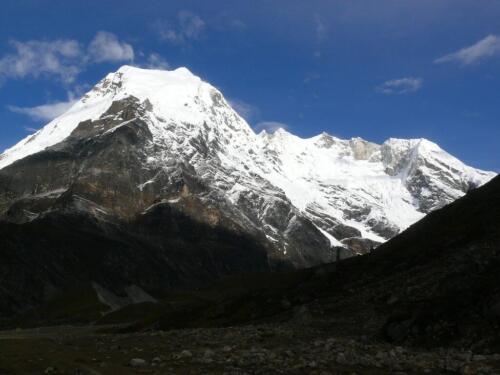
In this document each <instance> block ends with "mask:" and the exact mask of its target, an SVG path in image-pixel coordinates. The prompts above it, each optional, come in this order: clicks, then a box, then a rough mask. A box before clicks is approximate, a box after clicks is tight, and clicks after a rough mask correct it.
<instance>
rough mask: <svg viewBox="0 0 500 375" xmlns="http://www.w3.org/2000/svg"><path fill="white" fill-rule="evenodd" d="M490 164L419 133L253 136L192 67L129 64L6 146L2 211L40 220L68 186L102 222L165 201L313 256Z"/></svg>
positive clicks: (381, 229)
mask: <svg viewBox="0 0 500 375" xmlns="http://www.w3.org/2000/svg"><path fill="white" fill-rule="evenodd" d="M493 176H494V173H489V172H483V171H479V170H476V169H473V168H470V167H467V166H465V165H464V164H463V163H461V162H460V161H459V160H457V159H455V158H454V157H452V156H451V155H449V154H447V153H446V152H445V151H443V150H442V149H440V148H439V147H438V146H437V145H435V144H434V143H432V142H429V141H427V140H423V139H421V140H398V139H390V140H388V141H386V142H385V143H384V144H382V145H377V144H374V143H371V142H368V141H365V140H363V139H360V138H354V139H351V140H342V139H338V138H335V137H333V136H330V135H328V134H326V133H324V134H321V135H319V136H316V137H313V138H309V139H301V138H299V137H296V136H294V135H292V134H290V133H288V132H286V131H284V130H278V131H277V132H275V133H274V134H268V133H266V132H262V133H260V134H255V133H254V132H253V130H252V129H251V128H250V127H249V126H248V124H247V123H246V122H245V121H244V120H243V119H242V118H241V117H240V116H239V115H238V114H237V113H236V112H235V111H234V110H233V109H232V108H231V107H230V106H229V104H228V103H227V102H226V100H225V99H224V97H223V96H222V94H221V93H220V92H219V91H218V90H217V89H215V88H214V87H212V86H211V85H209V84H208V83H205V82H203V81H202V80H201V79H200V78H198V77H196V76H194V75H193V74H192V73H190V72H189V71H188V70H187V69H185V68H179V69H177V70H174V71H157V70H145V69H138V68H134V67H130V66H124V67H122V68H120V69H119V70H118V71H117V72H115V73H111V74H109V75H108V76H106V77H105V78H104V79H103V80H102V81H101V82H99V83H98V84H97V85H96V86H95V87H94V88H93V89H92V90H91V91H90V92H89V93H87V94H86V95H85V96H84V97H83V98H82V99H81V100H80V101H79V102H77V103H76V104H75V105H74V106H73V107H72V108H71V109H70V110H69V111H68V112H67V113H65V114H64V115H62V116H60V117H59V118H57V119H55V120H54V121H52V122H51V123H49V124H48V125H47V126H45V127H44V128H43V129H41V130H40V131H38V132H37V133H35V134H33V135H32V136H30V137H28V138H26V139H25V140H23V141H21V142H20V143H19V144H17V145H15V146H14V147H12V148H11V149H9V150H7V151H5V153H4V154H2V155H1V156H0V212H1V213H0V215H2V217H3V218H4V219H6V220H8V221H11V222H15V223H27V222H31V221H33V220H40V219H42V218H43V217H44V216H45V215H47V214H48V213H50V212H53V211H60V210H62V208H61V207H60V205H59V203H58V202H60V200H61V197H63V196H64V197H66V196H68V195H70V196H72V197H73V198H74V199H73V201H74V202H78V203H74V204H73V206H72V210H79V211H83V212H86V213H90V214H91V215H92V216H93V217H95V218H97V219H98V220H108V219H105V218H109V217H113V218H115V219H119V220H123V221H131V220H135V219H136V218H137V217H140V216H141V215H143V214H144V213H145V212H148V210H150V209H151V208H152V207H155V206H156V205H158V204H160V205H167V206H170V207H172V208H175V209H176V210H179V211H180V212H182V213H184V214H186V215H187V216H189V217H191V218H193V219H194V220H197V221H199V222H200V223H204V224H207V225H210V226H212V227H222V228H225V229H227V230H230V231H239V232H241V233H245V234H248V235H250V236H252V237H254V238H256V239H258V241H259V242H261V243H262V244H263V246H265V247H266V248H267V249H268V255H269V258H270V262H271V263H275V264H288V265H291V266H294V267H308V266H312V265H315V264H319V263H324V262H329V261H333V260H335V259H336V258H337V256H341V257H344V256H352V255H354V254H355V253H364V252H367V251H368V250H369V249H370V248H371V247H374V246H376V245H377V244H379V243H381V242H384V241H386V240H387V239H389V238H391V237H393V236H394V235H395V234H397V233H399V232H400V231H401V230H402V229H404V228H406V227H408V226H409V225H410V224H412V223H414V222H415V221H417V220H419V219H420V218H422V217H423V216H424V215H425V214H426V213H428V212H430V211H432V210H434V209H436V208H440V207H442V206H444V205H446V204H448V203H450V202H451V201H453V200H455V199H456V198H458V197H460V196H462V195H463V194H464V193H465V192H467V191H468V190H470V189H471V188H474V187H477V186H479V185H481V184H483V183H485V182H486V181H488V180H489V179H491V178H492V177H493ZM65 209H66V208H65ZM61 212H62V211H61ZM332 246H333V247H337V248H332Z"/></svg>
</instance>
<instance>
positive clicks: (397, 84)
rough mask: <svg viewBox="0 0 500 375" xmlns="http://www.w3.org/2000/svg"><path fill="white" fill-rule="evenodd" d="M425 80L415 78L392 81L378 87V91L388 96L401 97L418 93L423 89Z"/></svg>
mask: <svg viewBox="0 0 500 375" xmlns="http://www.w3.org/2000/svg"><path fill="white" fill-rule="evenodd" d="M422 85H423V80H422V79H421V78H415V77H405V78H399V79H392V80H390V81H386V82H384V83H382V84H381V85H380V86H378V87H376V89H375V90H376V91H377V92H380V93H382V94H386V95H400V94H408V93H412V92H416V91H418V90H420V89H421V88H422Z"/></svg>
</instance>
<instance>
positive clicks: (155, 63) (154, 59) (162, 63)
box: [142, 53, 170, 70]
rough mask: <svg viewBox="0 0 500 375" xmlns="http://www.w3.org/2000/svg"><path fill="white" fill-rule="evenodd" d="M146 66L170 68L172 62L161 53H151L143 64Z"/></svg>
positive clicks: (149, 67) (150, 67)
mask: <svg viewBox="0 0 500 375" xmlns="http://www.w3.org/2000/svg"><path fill="white" fill-rule="evenodd" d="M142 66H144V67H145V68H148V69H163V70H165V69H168V68H169V67H170V64H169V63H168V61H167V60H165V59H164V58H163V57H162V56H161V55H159V54H157V53H151V54H150V55H149V56H148V58H147V60H146V63H145V64H143V65H142Z"/></svg>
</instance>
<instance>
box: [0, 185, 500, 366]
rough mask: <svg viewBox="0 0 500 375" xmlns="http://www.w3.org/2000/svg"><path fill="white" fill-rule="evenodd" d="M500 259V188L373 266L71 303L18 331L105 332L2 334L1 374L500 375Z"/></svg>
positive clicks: (47, 310)
mask: <svg viewBox="0 0 500 375" xmlns="http://www.w3.org/2000/svg"><path fill="white" fill-rule="evenodd" d="M7 232H9V233H10V232H12V233H13V232H14V231H13V230H12V228H10V229H9V230H8V231H6V232H4V233H7ZM499 253H500V178H499V177H497V178H495V179H494V180H492V181H491V182H490V183H488V184H487V185H485V186H483V187H481V188H478V189H476V190H473V191H471V192H469V193H468V194H467V195H466V196H465V197H463V198H461V199H459V200H458V201H456V202H454V203H452V204H450V205H448V206H446V207H445V208H443V209H441V210H439V211H436V212H434V213H431V214H429V215H428V216H427V217H426V218H424V219H423V220H422V221H420V222H419V223H417V224H415V225H413V226H412V227H411V228H409V229H408V230H407V231H405V232H404V233H402V234H401V235H399V236H397V237H396V238H394V239H393V240H391V241H389V242H388V243H386V244H384V245H383V246H381V247H379V248H378V249H376V250H375V251H374V252H373V253H371V254H369V255H366V256H362V257H356V258H350V259H346V260H343V261H341V262H338V263H334V264H330V265H325V266H321V267H316V268H312V269H307V270H299V271H287V272H275V273H265V272H264V273H253V274H246V275H239V276H232V277H229V278H225V279H222V280H221V281H219V282H217V283H215V284H212V285H210V286H208V287H204V288H198V289H192V290H183V291H179V292H176V293H173V292H172V293H170V294H168V295H165V296H164V297H163V298H161V299H158V300H156V301H153V300H144V301H142V302H141V303H135V304H126V306H124V307H120V306H119V304H117V305H116V306H115V307H114V309H113V311H111V312H110V310H111V308H112V307H113V306H112V305H113V304H112V303H110V300H112V298H111V297H110V296H109V295H107V296H106V295H104V296H103V294H106V293H104V292H103V290H101V289H99V288H96V287H95V285H94V286H92V285H88V286H87V287H86V288H83V287H82V289H80V290H79V291H78V292H76V291H74V292H73V293H71V292H68V293H66V294H65V295H64V296H59V297H57V298H55V299H53V300H52V301H51V302H50V303H48V304H46V305H45V306H44V307H43V308H38V309H35V310H33V311H31V312H30V313H28V314H25V315H23V316H20V317H18V318H17V319H16V320H15V321H12V320H11V321H9V322H6V324H7V325H10V326H29V325H40V324H44V325H47V324H60V323H62V322H65V323H71V322H72V319H74V317H78V322H79V323H84V322H86V323H93V326H92V327H87V328H81V329H76V328H48V329H43V330H41V331H37V330H27V331H13V332H6V333H3V334H1V335H0V346H1V347H0V349H1V350H0V353H2V354H0V355H1V357H0V364H1V366H0V369H2V367H3V369H5V371H7V373H9V371H10V372H12V373H16V371H17V373H29V372H30V371H32V372H33V373H37V372H36V371H37V370H38V371H39V370H40V369H47V370H48V371H49V372H50V371H54V372H55V371H59V372H64V371H67V373H71V372H70V371H75V369H79V370H80V371H81V372H80V373H95V372H91V371H97V372H99V373H109V374H113V373H117V372H119V373H135V372H146V373H148V372H149V373H157V374H163V373H181V374H186V373H187V374H189V373H192V374H199V373H213V374H220V373H227V374H236V373H238V374H242V373H248V374H273V373H287V374H288V373H292V374H304V373H306V374H309V373H310V374H336V373H352V372H355V373H367V374H376V373H380V374H386V373H391V372H393V373H401V374H403V373H406V374H421V373H431V374H432V373H434V374H440V373H461V374H479V373H485V374H491V373H497V372H500V356H499V355H498V354H495V353H500V335H499V334H498V332H499V328H500V327H499V323H500V287H499V285H500V284H499V283H498V281H499V276H498V275H499V274H500V258H499ZM2 264H3V262H2ZM256 268H258V264H257V265H256ZM8 269H10V268H8ZM2 287H3V285H2ZM99 291H100V292H99ZM131 294H133V293H131ZM103 297H104V298H103ZM103 301H104V302H103ZM103 312H106V314H104V315H102V313H103ZM60 331H61V332H60ZM42 344H43V345H42ZM45 344H47V345H45ZM27 345H34V346H35V347H36V348H37V349H36V350H35V349H29V350H28V352H27V353H25V354H24V355H25V356H28V357H29V358H31V359H32V361H31V362H29V361H28V362H26V361H17V362H16V360H15V359H13V358H14V357H12V355H13V354H14V353H22V350H27V349H26V348H27ZM16 348H17V349H16ZM23 348H24V349H23ZM35 358H36V359H35ZM39 358H41V359H39ZM44 366H46V367H44ZM49 367H50V368H49ZM20 369H22V370H20ZM23 371H24V372H23ZM86 371H87V372H86ZM73 373H74V372H73Z"/></svg>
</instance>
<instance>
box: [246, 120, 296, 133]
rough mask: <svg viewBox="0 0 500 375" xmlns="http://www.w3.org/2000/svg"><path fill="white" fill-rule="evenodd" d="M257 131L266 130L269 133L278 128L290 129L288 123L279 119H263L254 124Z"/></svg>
mask: <svg viewBox="0 0 500 375" xmlns="http://www.w3.org/2000/svg"><path fill="white" fill-rule="evenodd" d="M254 129H255V131H256V132H261V131H263V130H265V131H266V132H267V133H274V132H275V131H276V130H278V129H283V130H289V129H290V127H289V126H288V125H287V124H284V123H282V122H278V121H262V122H259V123H258V124H256V125H255V126H254Z"/></svg>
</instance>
